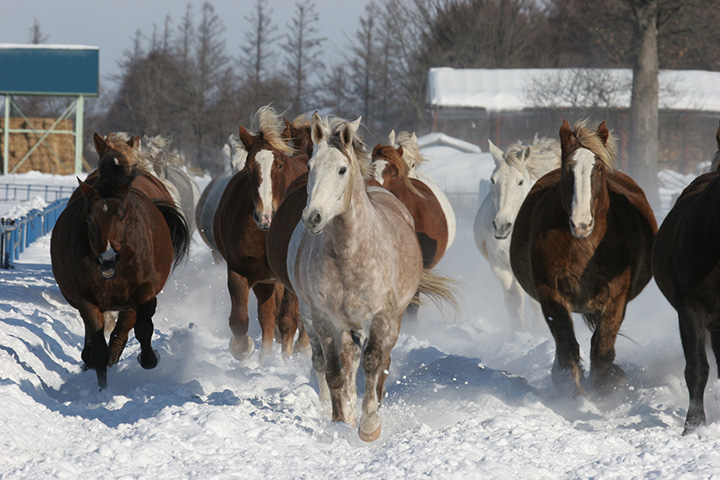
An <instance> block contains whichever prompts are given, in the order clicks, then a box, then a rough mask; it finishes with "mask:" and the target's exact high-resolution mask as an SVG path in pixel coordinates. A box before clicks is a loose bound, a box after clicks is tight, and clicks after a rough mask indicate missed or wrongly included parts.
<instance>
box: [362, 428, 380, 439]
mask: <svg viewBox="0 0 720 480" xmlns="http://www.w3.org/2000/svg"><path fill="white" fill-rule="evenodd" d="M380 430H381V427H378V428H377V429H375V431H374V432H370V433H366V432H363V431H362V428H358V436H359V437H360V440H362V441H363V442H374V441H375V440H377V439H378V437H379V436H380Z"/></svg>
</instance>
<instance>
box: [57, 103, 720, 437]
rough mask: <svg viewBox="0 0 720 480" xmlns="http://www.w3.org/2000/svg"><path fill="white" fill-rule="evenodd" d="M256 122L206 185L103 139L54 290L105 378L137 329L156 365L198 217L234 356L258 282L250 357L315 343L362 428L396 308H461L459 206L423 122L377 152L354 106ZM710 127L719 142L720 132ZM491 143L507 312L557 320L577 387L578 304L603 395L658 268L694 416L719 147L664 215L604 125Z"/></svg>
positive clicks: (159, 148) (145, 141) (344, 411)
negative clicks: (453, 250) (161, 319)
mask: <svg viewBox="0 0 720 480" xmlns="http://www.w3.org/2000/svg"><path fill="white" fill-rule="evenodd" d="M251 121H252V124H251V126H250V128H249V129H248V128H245V127H244V126H242V125H240V126H239V129H238V133H237V134H232V135H230V137H229V138H228V141H227V145H225V148H224V150H223V152H224V155H225V170H224V171H223V172H222V173H221V174H220V175H218V176H216V177H215V178H213V179H212V181H211V182H210V183H209V184H208V185H207V187H206V188H205V189H204V190H203V191H202V193H201V192H200V190H199V189H198V186H197V183H196V182H195V180H194V179H193V177H192V175H189V174H188V173H187V170H186V169H185V168H183V166H182V159H181V158H180V157H179V156H178V154H177V153H176V152H173V151H172V150H171V149H170V148H169V146H170V139H169V138H166V137H161V136H157V137H143V138H141V137H139V136H133V135H130V134H127V133H123V132H114V133H111V134H108V135H107V136H105V137H103V136H101V135H99V134H95V136H94V143H95V149H96V151H97V153H98V156H99V160H98V163H97V169H96V170H94V171H93V172H91V173H90V174H89V175H88V177H87V178H86V180H85V181H80V180H78V181H79V187H78V188H77V189H76V190H75V192H74V193H73V195H72V197H71V199H70V201H69V202H68V206H67V208H66V209H65V211H64V212H63V213H62V214H61V215H60V217H59V219H58V221H57V224H56V227H55V229H54V230H53V233H52V238H51V261H52V268H53V272H54V275H55V278H56V280H57V283H58V286H59V288H60V291H61V292H62V294H63V296H64V297H65V298H66V299H67V301H68V302H69V303H70V304H71V305H72V306H73V307H74V308H76V309H77V310H78V311H79V313H80V316H81V317H82V319H83V322H84V325H85V345H84V348H83V351H82V360H83V362H84V364H85V367H86V368H90V369H94V370H95V371H96V375H97V382H98V386H99V388H100V389H103V388H105V387H106V386H107V368H108V367H109V366H111V365H113V364H115V363H117V362H118V360H119V358H120V355H121V353H122V351H123V349H124V347H125V344H126V342H127V339H128V334H129V331H130V330H131V329H134V332H135V336H136V338H137V339H138V341H139V343H140V347H141V351H140V354H139V356H138V361H139V362H140V364H141V366H142V367H143V368H153V367H155V366H156V365H157V363H158V361H159V356H158V354H157V352H156V351H155V350H153V348H152V345H151V337H152V333H153V323H152V316H153V314H154V313H155V309H156V305H157V298H156V297H157V294H158V293H159V292H160V290H161V289H162V288H163V285H164V284H165V281H166V280H167V278H168V276H169V275H170V273H171V270H172V268H173V266H175V265H178V263H180V262H181V261H182V259H183V257H184V256H185V255H186V254H187V253H188V249H189V244H190V240H191V238H192V236H193V232H194V230H195V229H197V230H198V233H199V236H200V238H201V239H202V240H203V241H204V242H205V244H206V245H207V247H208V248H209V249H210V251H211V252H212V254H213V258H214V260H215V261H216V262H217V263H222V264H224V265H225V267H226V269H227V287H228V292H229V295H230V299H231V311H230V316H229V326H230V331H231V333H232V336H231V339H230V352H231V353H232V355H233V356H234V357H236V358H237V359H240V360H242V359H246V358H248V356H250V355H251V354H252V353H253V351H254V348H255V343H254V341H253V339H252V338H250V337H249V336H248V329H249V313H248V302H249V295H250V291H251V290H252V292H253V293H254V295H255V297H256V299H257V316H258V320H259V323H260V327H261V332H262V339H261V350H260V356H261V358H263V357H265V356H267V355H269V354H271V353H272V349H273V342H274V341H276V340H277V341H278V342H279V343H280V344H281V349H282V352H283V354H284V355H292V354H293V352H294V351H308V350H309V351H310V354H311V357H312V366H313V368H314V370H315V372H316V375H317V379H318V385H319V396H320V399H321V400H322V401H323V402H324V403H329V404H330V405H331V408H332V420H333V421H338V422H346V423H347V424H349V425H351V426H353V427H355V426H356V427H357V428H358V434H359V436H360V438H361V439H363V440H365V441H373V440H375V439H377V438H378V436H379V434H380V431H381V419H380V416H379V414H378V408H379V406H380V403H381V401H382V398H383V396H384V393H385V390H384V388H385V387H384V385H385V380H386V378H387V375H388V371H389V366H390V353H391V350H392V348H393V347H394V345H395V343H396V341H397V339H398V335H399V332H400V324H401V320H402V317H403V316H404V315H406V316H409V317H410V318H412V315H413V314H414V313H415V311H416V310H417V307H418V305H420V304H421V301H422V300H421V299H422V298H423V297H427V298H429V299H431V300H432V301H434V302H436V303H447V304H448V305H450V306H451V307H453V308H454V309H457V308H458V305H457V300H456V295H457V294H456V291H457V290H456V284H455V282H454V281H453V280H452V279H450V278H448V277H446V276H444V275H441V274H439V273H437V272H436V271H435V266H436V265H437V264H438V262H439V260H440V259H441V258H442V257H443V255H444V254H445V252H446V251H447V249H448V248H449V247H450V245H451V244H452V243H453V239H454V237H455V232H456V224H455V214H454V212H453V210H452V207H451V205H450V202H449V201H448V199H447V197H446V196H445V194H444V193H443V192H442V191H441V190H440V188H439V187H438V185H437V184H436V183H435V182H434V181H433V180H432V178H430V177H429V176H427V175H426V174H424V173H423V172H422V171H421V170H418V169H417V167H418V166H419V165H421V164H422V162H423V161H425V159H424V158H423V157H422V155H421V154H420V150H419V147H418V142H417V137H416V136H415V134H414V133H410V132H400V133H399V134H397V135H396V134H395V132H394V131H393V132H391V133H390V135H389V136H388V141H387V142H386V143H382V144H379V145H377V146H375V147H374V148H373V149H372V150H369V149H368V148H367V146H366V145H365V143H364V141H363V138H362V136H361V135H360V133H359V130H360V127H361V123H360V119H359V118H358V119H357V120H355V121H348V120H344V119H342V118H339V117H335V116H331V115H329V116H325V117H322V116H320V115H319V114H318V113H315V114H313V115H312V117H311V118H310V117H308V116H299V117H297V118H295V119H293V120H292V121H289V120H287V119H284V118H282V116H281V115H279V114H278V113H277V112H276V111H275V110H274V109H273V108H272V107H270V106H266V107H263V108H260V109H259V110H258V111H257V112H256V113H255V115H254V116H253V118H252V119H251ZM717 142H718V149H719V151H720V129H718V133H717ZM489 146H490V152H491V153H492V155H493V158H494V159H495V163H496V165H495V170H494V171H493V173H492V176H491V182H492V191H491V192H490V193H489V194H488V195H487V197H486V198H485V199H484V201H483V202H482V204H481V207H480V209H479V211H478V213H477V217H476V220H475V225H474V234H475V240H476V243H477V246H478V249H479V250H480V252H481V253H482V255H483V256H485V258H486V259H487V260H488V262H489V263H490V266H491V269H492V271H493V273H494V274H495V275H496V276H497V277H498V279H499V280H500V282H501V284H502V286H503V289H504V291H505V303H506V307H507V310H508V312H509V313H510V315H511V316H513V317H514V318H516V319H517V320H518V321H519V322H523V323H524V322H525V319H524V316H525V306H524V305H525V295H526V294H527V295H529V296H530V298H531V300H530V302H531V304H532V306H533V308H532V310H533V312H534V316H536V317H540V316H542V317H543V319H544V320H545V322H546V323H547V325H548V326H549V328H550V331H551V333H552V336H553V338H554V340H555V344H556V352H555V362H554V365H553V367H552V380H553V383H554V384H555V386H556V387H557V388H558V389H559V390H560V391H562V392H564V393H566V394H567V395H569V396H571V397H575V396H580V395H587V391H586V389H587V387H588V384H586V382H585V378H584V373H583V368H582V365H581V359H580V352H579V345H578V343H577V340H576V338H575V333H574V330H573V321H572V314H573V313H579V314H581V315H582V317H583V318H584V320H585V322H586V323H587V324H588V326H589V327H590V328H591V329H592V330H593V335H592V339H591V350H590V374H589V379H590V383H589V385H590V386H591V387H592V388H593V390H594V391H595V392H597V393H598V394H608V393H611V392H614V391H616V390H617V389H618V388H619V387H620V386H622V385H623V384H624V382H625V374H624V372H623V370H622V369H621V368H620V367H619V366H618V365H617V364H615V362H614V360H615V340H616V337H617V335H618V332H619V329H620V326H621V324H622V321H623V319H624V316H625V310H626V306H627V302H629V301H630V300H632V299H633V298H635V297H636V296H637V295H638V294H639V293H640V292H641V291H642V290H643V288H644V287H645V286H646V285H647V284H648V282H649V281H650V279H651V278H652V277H653V275H654V276H655V278H656V281H657V284H658V285H659V287H660V290H661V292H662V293H663V294H664V295H665V296H666V297H667V299H668V300H669V302H670V303H671V305H672V306H673V307H674V308H675V309H676V310H677V312H678V317H679V323H680V332H681V338H682V344H683V349H684V352H685V358H686V362H687V366H686V369H685V377H686V381H687V384H688V389H689V393H690V407H689V409H688V413H687V418H686V422H685V431H684V433H688V432H691V431H693V430H694V429H695V428H697V427H698V426H699V425H702V424H703V423H704V422H705V412H704V406H703V395H704V389H705V385H706V383H707V379H708V372H709V368H708V362H707V356H706V353H705V338H706V331H709V332H710V338H711V343H712V348H713V351H714V353H715V356H716V358H717V359H718V361H719V362H720V300H719V299H716V297H717V296H716V295H713V294H714V292H715V287H716V286H717V285H718V283H719V282H720V269H719V268H718V261H720V252H716V249H715V248H713V247H714V246H715V245H716V244H717V242H718V241H720V228H719V227H717V226H716V223H715V222H716V218H718V216H716V215H714V212H715V209H716V208H718V207H716V206H715V205H716V204H718V201H720V199H717V200H716V198H715V196H720V184H719V182H720V179H718V178H717V177H718V176H720V168H719V165H718V164H720V160H718V158H717V157H718V156H716V159H715V161H714V168H713V169H712V171H711V172H710V173H707V174H704V175H702V176H700V177H698V178H697V179H696V180H695V181H694V182H692V183H691V184H690V185H689V186H688V187H687V188H686V189H685V191H684V192H683V193H682V195H681V196H680V197H679V198H678V200H677V202H676V204H675V206H674V207H673V209H672V210H671V211H670V213H669V214H668V215H667V217H666V218H665V220H664V222H663V224H662V225H661V227H660V229H659V230H658V227H657V224H656V221H655V216H654V214H653V212H652V209H651V208H650V205H649V204H648V202H647V200H646V198H645V195H644V193H643V191H642V190H641V189H640V187H639V186H638V185H637V184H636V183H635V182H634V181H633V180H632V179H631V178H630V177H628V176H627V175H625V174H623V173H622V172H620V171H618V170H616V168H615V166H614V164H615V160H616V157H617V147H616V140H615V138H614V136H613V135H612V134H611V133H610V132H609V130H608V128H607V126H606V124H605V122H602V123H601V124H600V125H599V126H598V127H597V129H592V128H590V127H588V126H587V125H586V122H578V123H576V124H575V125H574V127H571V126H570V125H569V123H568V122H567V121H564V122H563V124H562V126H561V128H560V134H559V142H558V141H556V140H548V139H538V138H537V137H536V138H535V140H534V141H533V142H532V143H531V144H529V145H523V144H521V143H520V142H518V143H517V144H514V145H511V146H510V147H509V148H508V149H507V150H506V151H505V152H503V151H502V150H500V149H499V148H497V147H496V146H495V145H494V144H493V143H492V142H489ZM106 331H109V341H108V340H106ZM294 341H295V344H294V345H293V342H294ZM361 364H362V368H363V371H364V374H365V391H364V395H363V398H362V403H361V412H360V415H359V418H358V415H357V413H356V411H355V405H356V403H357V399H358V393H357V386H356V383H357V382H356V380H357V371H358V368H359V366H360V365H361Z"/></svg>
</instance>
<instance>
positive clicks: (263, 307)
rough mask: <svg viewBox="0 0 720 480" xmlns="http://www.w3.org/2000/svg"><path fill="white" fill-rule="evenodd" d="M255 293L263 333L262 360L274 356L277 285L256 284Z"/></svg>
mask: <svg viewBox="0 0 720 480" xmlns="http://www.w3.org/2000/svg"><path fill="white" fill-rule="evenodd" d="M253 292H254V293H255V297H256V298H257V309H258V321H259V322H260V330H261V331H262V347H261V350H260V360H262V359H264V358H265V357H267V356H268V355H272V351H273V338H274V336H275V335H274V330H275V315H276V313H277V308H276V304H275V284H274V283H256V284H255V285H254V286H253Z"/></svg>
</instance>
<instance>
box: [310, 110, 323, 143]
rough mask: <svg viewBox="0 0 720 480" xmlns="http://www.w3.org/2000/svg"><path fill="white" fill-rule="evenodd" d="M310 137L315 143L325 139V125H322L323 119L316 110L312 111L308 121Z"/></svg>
mask: <svg viewBox="0 0 720 480" xmlns="http://www.w3.org/2000/svg"><path fill="white" fill-rule="evenodd" d="M310 138H311V139H312V141H313V144H315V145H317V144H319V143H321V142H326V141H327V136H326V134H325V127H324V126H323V119H322V117H321V116H320V114H319V113H318V112H315V113H313V116H312V120H311V123H310Z"/></svg>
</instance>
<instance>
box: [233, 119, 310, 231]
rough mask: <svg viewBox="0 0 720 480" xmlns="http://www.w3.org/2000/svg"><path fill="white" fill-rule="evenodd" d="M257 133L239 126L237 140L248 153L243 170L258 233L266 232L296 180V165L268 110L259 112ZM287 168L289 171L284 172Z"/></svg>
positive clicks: (279, 129)
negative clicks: (245, 172) (259, 230)
mask: <svg viewBox="0 0 720 480" xmlns="http://www.w3.org/2000/svg"><path fill="white" fill-rule="evenodd" d="M256 121H257V123H258V124H259V127H260V128H259V133H257V134H253V133H251V132H249V131H248V130H246V129H245V127H243V126H242V125H240V127H239V134H238V137H239V138H240V141H241V142H242V144H243V146H244V148H245V150H246V151H247V152H248V153H247V160H246V164H245V165H246V168H247V171H248V179H249V182H250V183H249V185H250V191H251V196H252V200H253V204H254V209H253V218H254V220H255V222H256V223H257V225H258V228H260V229H261V230H267V229H268V228H270V224H271V223H272V217H273V214H274V213H275V210H277V207H278V206H279V205H280V202H281V201H282V198H283V196H284V195H285V191H286V189H287V187H288V185H289V184H290V182H292V181H293V180H294V179H295V177H297V173H298V171H297V168H296V165H295V164H294V163H293V162H292V159H291V158H290V157H289V156H288V155H290V154H291V153H292V151H293V149H292V147H290V146H289V145H287V144H286V143H285V142H284V141H283V139H282V137H281V132H282V128H281V126H280V125H281V124H280V123H279V122H278V121H277V116H276V114H275V112H274V110H272V109H271V108H270V107H263V108H261V109H260V110H258V113H257V119H256ZM286 166H289V167H291V168H287V169H286Z"/></svg>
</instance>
